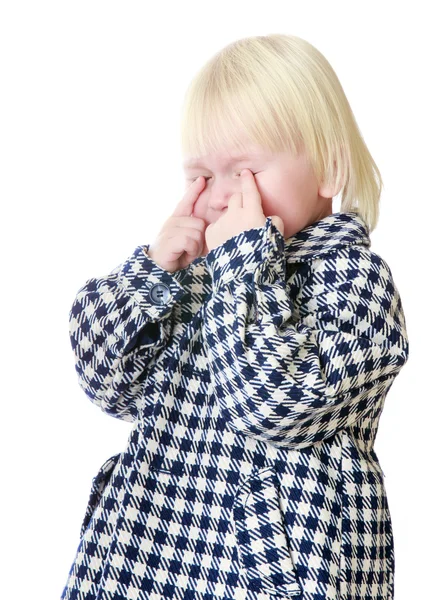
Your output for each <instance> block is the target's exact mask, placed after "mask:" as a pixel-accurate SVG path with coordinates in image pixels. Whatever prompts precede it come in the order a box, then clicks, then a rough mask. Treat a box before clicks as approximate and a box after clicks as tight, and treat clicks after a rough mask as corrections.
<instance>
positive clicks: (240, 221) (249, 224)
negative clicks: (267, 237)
mask: <svg viewBox="0 0 421 600" xmlns="http://www.w3.org/2000/svg"><path fill="white" fill-rule="evenodd" d="M241 187H242V191H241V192H236V193H235V194H233V195H232V196H231V198H230V199H229V201H228V207H227V210H226V211H225V213H224V214H223V215H222V216H221V217H220V218H219V219H218V220H217V221H216V222H215V223H211V224H210V225H209V226H208V227H207V228H206V230H205V238H206V244H207V246H208V250H209V251H210V250H213V248H216V247H217V246H220V245H221V244H223V243H224V242H225V241H226V240H228V239H229V238H231V237H233V236H234V235H237V234H238V233H241V232H242V231H246V230H247V229H253V228H255V227H262V226H263V225H264V224H265V222H266V216H265V214H264V212H263V208H262V198H261V196H260V193H259V190H258V189H257V185H256V182H255V180H254V176H253V173H252V172H251V171H250V170H249V169H243V171H242V172H241ZM271 218H272V221H273V223H274V225H275V226H276V227H277V229H278V230H279V231H280V232H281V233H282V234H283V233H284V223H283V221H282V219H281V217H279V216H277V215H272V217H271Z"/></svg>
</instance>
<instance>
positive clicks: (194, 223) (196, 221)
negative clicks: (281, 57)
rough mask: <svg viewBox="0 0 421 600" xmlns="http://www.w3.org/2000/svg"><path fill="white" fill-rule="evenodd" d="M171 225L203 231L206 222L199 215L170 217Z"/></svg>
mask: <svg viewBox="0 0 421 600" xmlns="http://www.w3.org/2000/svg"><path fill="white" fill-rule="evenodd" d="M170 224H171V225H170V226H171V227H190V228H193V229H198V230H199V231H204V229H205V227H206V223H205V221H204V219H201V218H200V217H170Z"/></svg>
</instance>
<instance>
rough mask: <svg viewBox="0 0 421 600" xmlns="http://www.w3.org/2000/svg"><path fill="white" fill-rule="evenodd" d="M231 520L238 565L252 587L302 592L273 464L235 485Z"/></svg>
mask: <svg viewBox="0 0 421 600" xmlns="http://www.w3.org/2000/svg"><path fill="white" fill-rule="evenodd" d="M234 523H235V532H236V538H237V544H238V550H239V555H240V560H241V563H242V566H243V567H244V569H245V571H246V573H247V577H248V580H249V586H250V587H251V588H252V589H253V590H256V591H257V590H259V591H260V590H261V591H265V592H266V593H269V594H272V595H279V596H280V597H281V596H282V597H295V596H299V595H300V594H301V593H302V589H301V586H300V583H299V581H298V577H297V573H296V569H295V566H294V564H293V561H292V558H291V553H290V549H289V544H288V541H287V537H286V534H285V524H284V519H283V513H282V510H281V502H280V494H279V480H278V477H277V474H276V470H275V468H274V467H272V466H270V467H265V468H264V469H261V470H259V471H257V472H255V473H253V474H252V475H250V476H249V477H248V478H247V480H246V481H245V482H244V483H243V484H242V486H241V487H240V488H239V490H238V493H237V494H236V497H235V500H234Z"/></svg>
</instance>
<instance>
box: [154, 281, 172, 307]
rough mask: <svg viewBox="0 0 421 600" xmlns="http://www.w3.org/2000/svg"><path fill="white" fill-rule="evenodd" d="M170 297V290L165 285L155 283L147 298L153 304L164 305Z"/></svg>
mask: <svg viewBox="0 0 421 600" xmlns="http://www.w3.org/2000/svg"><path fill="white" fill-rule="evenodd" d="M169 296H170V288H169V287H168V286H167V285H165V283H156V284H155V285H153V286H152V287H151V289H150V290H149V298H150V299H151V300H152V302H153V303H154V304H165V303H166V302H168V298H169Z"/></svg>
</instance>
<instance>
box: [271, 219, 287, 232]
mask: <svg viewBox="0 0 421 600" xmlns="http://www.w3.org/2000/svg"><path fill="white" fill-rule="evenodd" d="M270 218H271V219H272V223H273V224H274V225H275V227H276V228H277V229H278V231H280V232H281V233H282V235H283V234H284V231H285V228H284V222H283V220H282V219H281V217H278V215H271V217H270Z"/></svg>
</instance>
